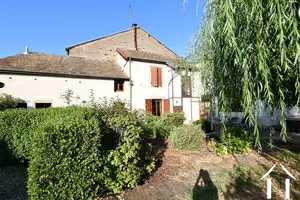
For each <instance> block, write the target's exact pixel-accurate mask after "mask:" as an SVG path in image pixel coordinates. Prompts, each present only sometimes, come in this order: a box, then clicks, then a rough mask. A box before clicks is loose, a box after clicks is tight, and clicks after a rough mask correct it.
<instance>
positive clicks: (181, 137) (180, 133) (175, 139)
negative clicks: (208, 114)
mask: <svg viewBox="0 0 300 200" xmlns="http://www.w3.org/2000/svg"><path fill="white" fill-rule="evenodd" d="M204 138H205V133H204V132H203V130H202V129H201V127H200V126H197V125H194V124H184V125H181V126H179V127H176V128H175V129H174V130H173V131H172V132H171V135H170V143H171V146H172V147H174V148H176V149H181V150H200V149H201V148H202V146H203V140H204Z"/></svg>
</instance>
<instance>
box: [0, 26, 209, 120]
mask: <svg viewBox="0 0 300 200" xmlns="http://www.w3.org/2000/svg"><path fill="white" fill-rule="evenodd" d="M66 51H67V54H68V56H59V55H52V54H42V53H34V52H28V51H25V53H24V54H18V55H14V56H9V57H6V58H2V59H0V83H3V87H2V88H0V93H7V94H11V95H13V96H14V97H17V98H19V100H20V103H19V106H20V107H35V108H40V107H50V106H53V107H57V106H65V103H64V101H63V99H61V98H60V96H61V94H62V93H63V92H64V91H66V90H68V89H70V90H72V91H74V95H75V96H78V98H76V100H74V101H73V103H74V104H84V103H86V102H88V101H89V97H90V91H91V90H93V92H94V96H95V98H96V99H98V98H103V97H107V98H121V99H126V100H128V102H129V103H130V105H131V107H132V108H133V109H145V110H147V111H149V112H152V114H153V115H158V116H159V115H161V114H162V113H164V112H168V111H171V112H174V111H184V112H185V115H186V118H187V120H188V121H195V120H197V119H199V118H204V116H205V114H206V113H207V112H208V111H207V108H206V107H205V103H204V102H203V100H202V101H201V97H200V94H201V92H200V91H199V88H198V87H196V82H197V81H194V78H193V73H191V72H188V73H184V72H183V71H182V70H180V69H179V68H178V67H177V64H176V63H177V61H178V60H180V58H179V56H178V55H176V53H174V52H173V51H172V50H170V49H169V48H168V47H167V46H165V45H164V44H162V43H161V42H160V41H159V40H158V39H156V38H155V37H153V36H152V35H150V34H149V33H148V32H146V31H145V30H144V29H142V28H141V27H138V26H137V25H136V24H133V26H132V28H130V29H128V30H125V31H121V32H118V33H114V34H111V35H108V36H104V37H100V38H96V39H93V40H88V41H85V42H82V43H78V44H75V45H72V46H69V47H67V48H66ZM183 78H184V80H187V81H186V83H185V84H183V81H182V79H183Z"/></svg>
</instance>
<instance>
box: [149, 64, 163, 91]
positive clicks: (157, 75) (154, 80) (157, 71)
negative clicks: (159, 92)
mask: <svg viewBox="0 0 300 200" xmlns="http://www.w3.org/2000/svg"><path fill="white" fill-rule="evenodd" d="M151 86H152V87H162V70H161V68H160V67H151Z"/></svg>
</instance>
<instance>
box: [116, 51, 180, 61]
mask: <svg viewBox="0 0 300 200" xmlns="http://www.w3.org/2000/svg"><path fill="white" fill-rule="evenodd" d="M116 50H117V52H118V53H119V54H120V55H121V56H122V57H123V58H125V59H126V60H127V59H128V58H129V57H131V58H132V59H136V60H145V61H156V62H163V63H165V62H167V61H170V62H172V61H174V60H175V58H171V57H168V56H165V55H161V54H156V53H151V52H146V51H137V50H133V49H124V48H117V49H116Z"/></svg>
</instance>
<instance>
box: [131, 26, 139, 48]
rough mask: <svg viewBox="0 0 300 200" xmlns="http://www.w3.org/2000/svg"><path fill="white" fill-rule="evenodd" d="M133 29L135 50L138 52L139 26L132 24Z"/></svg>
mask: <svg viewBox="0 0 300 200" xmlns="http://www.w3.org/2000/svg"><path fill="white" fill-rule="evenodd" d="M132 29H133V44H134V48H135V50H138V47H137V24H132Z"/></svg>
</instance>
